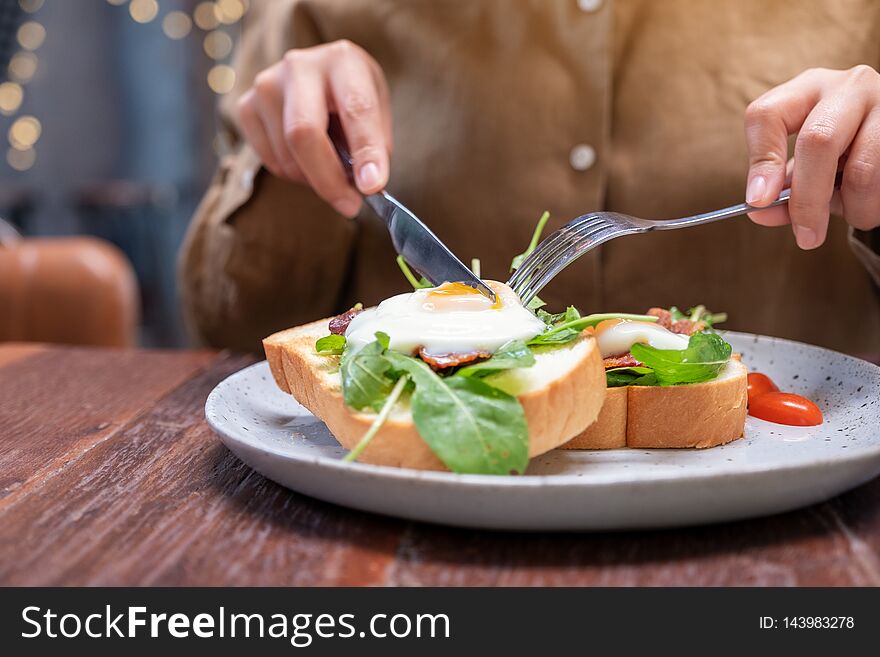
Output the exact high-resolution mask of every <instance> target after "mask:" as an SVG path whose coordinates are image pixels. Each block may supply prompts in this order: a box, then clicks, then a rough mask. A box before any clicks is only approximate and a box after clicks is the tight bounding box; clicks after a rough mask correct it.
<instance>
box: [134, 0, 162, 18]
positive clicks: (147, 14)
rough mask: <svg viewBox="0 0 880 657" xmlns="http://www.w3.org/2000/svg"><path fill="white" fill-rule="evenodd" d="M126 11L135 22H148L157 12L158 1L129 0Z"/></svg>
mask: <svg viewBox="0 0 880 657" xmlns="http://www.w3.org/2000/svg"><path fill="white" fill-rule="evenodd" d="M128 13H129V14H131V17H132V18H133V19H134V20H135V22H137V23H149V22H150V21H151V20H153V19H154V18H156V15H157V14H158V13H159V3H158V2H156V0H131V3H129V5H128Z"/></svg>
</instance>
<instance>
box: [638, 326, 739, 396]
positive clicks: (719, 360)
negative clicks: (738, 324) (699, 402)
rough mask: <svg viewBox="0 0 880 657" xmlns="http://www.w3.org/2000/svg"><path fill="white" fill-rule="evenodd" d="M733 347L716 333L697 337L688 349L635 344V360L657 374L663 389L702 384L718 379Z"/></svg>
mask: <svg viewBox="0 0 880 657" xmlns="http://www.w3.org/2000/svg"><path fill="white" fill-rule="evenodd" d="M731 351H732V348H731V346H730V345H729V344H728V343H727V342H725V341H724V340H723V339H722V338H721V336H720V335H718V334H717V333H695V334H694V335H692V336H691V338H690V340H689V341H688V346H687V349H681V350H678V349H656V348H655V347H651V346H650V345H646V344H634V345H633V346H632V349H631V350H630V353H632V355H633V358H635V359H636V360H638V361H639V362H641V363H644V364H645V366H647V367H650V368H651V369H652V370H654V374H655V375H656V377H657V383H658V384H659V385H661V386H672V385H679V384H682V383H700V382H702V381H709V380H711V379H714V378H715V377H716V376H718V373H719V372H720V371H721V369H722V368H723V367H724V366H725V365H726V364H727V361H728V360H730V353H731Z"/></svg>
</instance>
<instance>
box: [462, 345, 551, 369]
mask: <svg viewBox="0 0 880 657" xmlns="http://www.w3.org/2000/svg"><path fill="white" fill-rule="evenodd" d="M534 364H535V354H533V353H532V350H531V349H529V348H528V346H527V345H526V343H525V342H522V341H521V340H511V341H510V342H507V343H505V344H503V345H501V346H500V347H499V348H498V351H496V352H495V353H494V354H493V355H492V357H491V358H490V359H489V360H484V361H483V362H482V363H475V364H474V365H467V366H466V367H462V368H461V369H460V370H458V372H456V373H455V376H476V377H484V376H489V375H490V374H495V373H496V372H500V371H501V370H511V369H515V368H518V367H531V366H532V365H534Z"/></svg>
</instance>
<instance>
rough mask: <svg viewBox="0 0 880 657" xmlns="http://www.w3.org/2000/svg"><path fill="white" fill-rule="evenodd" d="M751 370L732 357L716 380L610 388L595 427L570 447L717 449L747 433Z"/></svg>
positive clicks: (591, 427) (568, 447) (586, 431)
mask: <svg viewBox="0 0 880 657" xmlns="http://www.w3.org/2000/svg"><path fill="white" fill-rule="evenodd" d="M747 375H748V370H747V369H746V367H745V365H743V364H742V363H741V362H740V361H739V359H738V358H733V359H731V361H730V363H729V364H728V366H727V369H726V370H725V372H724V373H723V374H722V376H720V377H719V378H717V379H714V380H712V381H707V382H705V383H697V384H691V385H681V386H664V387H660V386H627V387H621V388H611V389H609V390H608V395H607V396H606V401H605V406H603V407H602V411H601V412H600V413H599V419H598V420H596V423H595V424H593V425H591V426H589V427H588V428H587V429H586V430H584V431H583V432H581V433H580V434H579V435H578V436H576V437H575V438H574V439H573V440H571V441H570V442H569V443H566V444H565V445H564V446H563V447H564V448H565V449H610V448H619V447H633V448H650V449H653V448H660V449H664V448H687V447H696V448H698V449H702V448H706V447H715V446H717V445H723V444H725V443H729V442H731V441H733V440H736V439H737V438H741V437H742V435H743V428H744V426H745V420H746V410H747V409H746V401H747V394H746V393H747V390H746V389H747V386H748V379H747Z"/></svg>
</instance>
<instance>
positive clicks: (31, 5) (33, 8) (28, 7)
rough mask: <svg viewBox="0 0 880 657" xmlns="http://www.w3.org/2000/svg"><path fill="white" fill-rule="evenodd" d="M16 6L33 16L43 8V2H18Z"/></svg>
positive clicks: (36, 0) (19, 0)
mask: <svg viewBox="0 0 880 657" xmlns="http://www.w3.org/2000/svg"><path fill="white" fill-rule="evenodd" d="M18 6H19V7H21V8H22V10H23V11H25V12H27V13H28V14H34V13H36V12H38V11H40V8H41V7H42V6H43V0H18Z"/></svg>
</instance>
